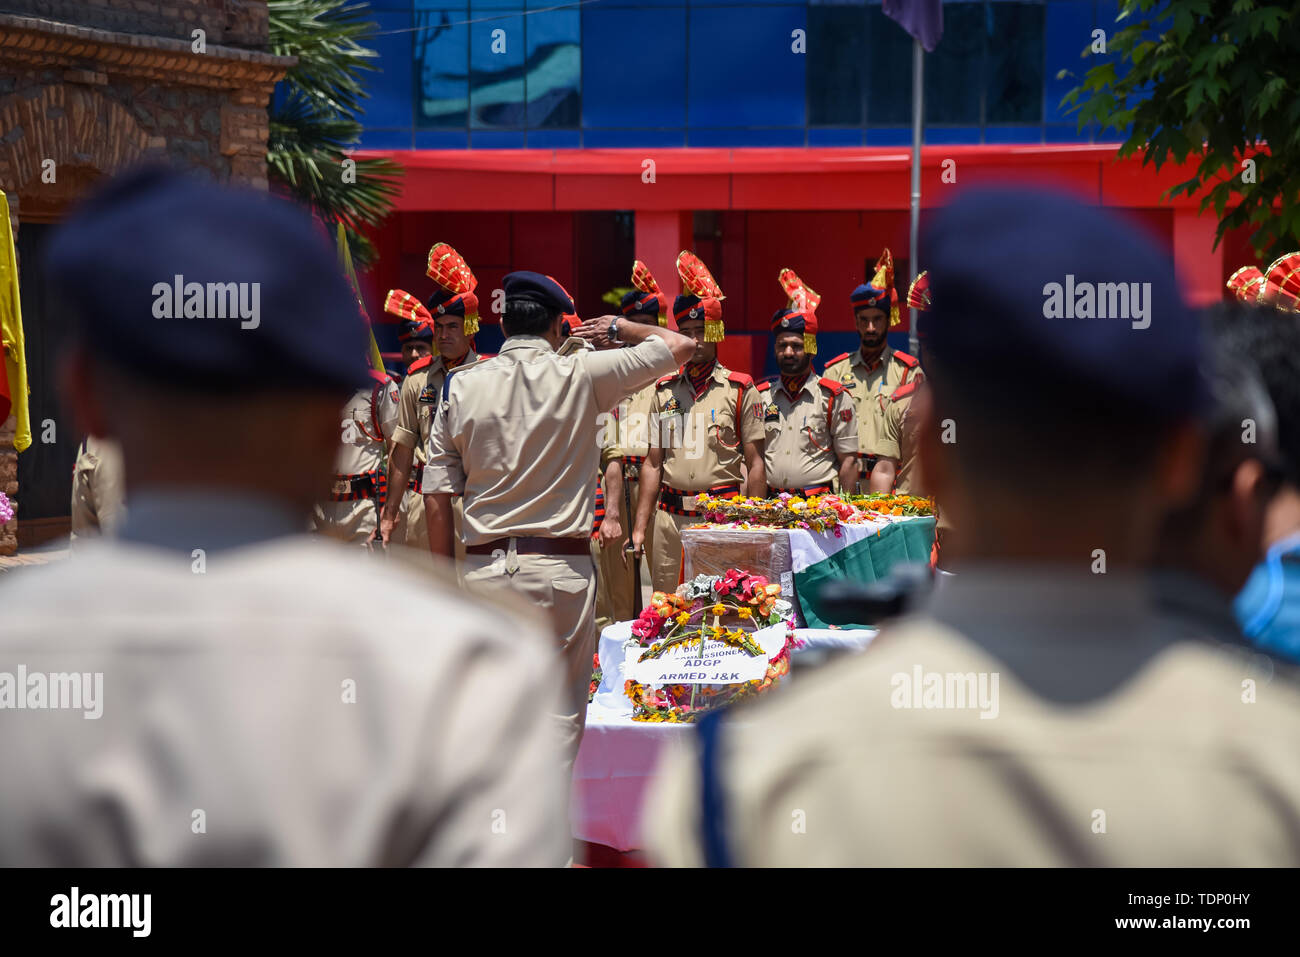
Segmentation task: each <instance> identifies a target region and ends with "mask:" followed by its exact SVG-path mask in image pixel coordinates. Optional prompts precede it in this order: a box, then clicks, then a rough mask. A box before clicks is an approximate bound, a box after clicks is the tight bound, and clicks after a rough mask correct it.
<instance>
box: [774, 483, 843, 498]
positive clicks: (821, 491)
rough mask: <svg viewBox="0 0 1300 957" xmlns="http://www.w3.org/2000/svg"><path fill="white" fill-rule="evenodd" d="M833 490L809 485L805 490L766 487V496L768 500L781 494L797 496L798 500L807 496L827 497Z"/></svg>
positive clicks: (824, 486) (822, 486) (826, 486)
mask: <svg viewBox="0 0 1300 957" xmlns="http://www.w3.org/2000/svg"><path fill="white" fill-rule="evenodd" d="M832 491H833V489H832V488H831V486H829V485H809V486H807V487H806V488H773V487H772V486H771V485H769V486H768V487H767V494H768V496H769V497H770V498H775V497H776V496H778V495H780V494H781V493H782V492H785V493H786V494H787V495H798V496H799V497H800V498H807V497H808V496H809V495H829V494H830V493H831V492H832Z"/></svg>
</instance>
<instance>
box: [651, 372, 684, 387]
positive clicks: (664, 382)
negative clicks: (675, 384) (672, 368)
mask: <svg viewBox="0 0 1300 957" xmlns="http://www.w3.org/2000/svg"><path fill="white" fill-rule="evenodd" d="M681 374H682V371H681V370H680V369H678V370H677V371H676V372H670V373H668V374H667V375H666V376H664V377H663V378H661V379H659V380H658V381H657V382H655V387H656V388H658V387H659V386H661V385H667V384H668V383H669V382H672V381H673V380H674V379H676V378H677V377H678V376H679V375H681Z"/></svg>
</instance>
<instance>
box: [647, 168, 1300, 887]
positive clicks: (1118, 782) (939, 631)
mask: <svg viewBox="0 0 1300 957" xmlns="http://www.w3.org/2000/svg"><path fill="white" fill-rule="evenodd" d="M922 249H923V251H924V253H925V260H926V262H927V263H928V264H929V265H930V276H931V285H932V289H933V295H934V304H933V306H932V308H931V310H930V311H929V312H928V313H926V314H925V315H924V317H923V320H922V324H923V328H924V329H925V330H926V331H927V350H928V352H929V355H928V356H927V358H930V357H932V358H933V364H934V366H935V368H936V369H937V370H938V371H937V373H936V375H935V376H934V379H933V380H932V381H931V380H927V381H928V382H929V383H930V384H929V385H927V389H928V391H929V395H930V399H929V402H928V404H929V406H930V411H929V412H928V413H927V421H926V423H925V426H924V428H923V429H922V430H921V460H922V464H923V467H924V470H925V480H926V482H927V483H930V484H931V485H932V487H933V490H934V491H935V493H936V494H937V495H938V496H939V497H940V499H941V500H942V501H944V502H945V503H946V505H947V507H950V508H952V509H953V511H954V512H955V513H956V514H955V518H956V520H957V521H956V524H957V525H958V526H959V527H960V528H961V529H962V533H963V554H964V556H965V563H964V564H963V566H962V569H961V571H960V573H959V574H957V575H955V576H953V577H952V578H948V579H945V580H944V587H943V588H941V589H937V590H936V591H935V593H934V595H933V596H932V597H931V599H930V600H929V603H928V605H927V606H926V607H925V609H924V610H923V611H922V612H921V613H919V614H917V615H914V616H909V617H907V618H904V619H899V620H898V621H897V623H896V624H894V625H889V624H887V625H886V626H885V627H884V628H883V629H882V631H881V634H880V638H879V639H878V642H877V645H873V646H872V649H871V651H870V652H869V653H867V654H865V655H861V656H859V657H857V658H854V659H851V660H846V661H844V662H841V663H840V664H839V665H838V666H837V667H835V668H833V669H830V668H828V669H826V670H825V673H824V674H813V675H811V676H809V677H807V678H806V679H801V680H800V681H798V682H797V683H795V684H792V685H791V686H790V687H789V688H787V689H785V690H783V691H782V692H780V693H779V694H774V695H771V696H769V697H768V698H766V699H759V700H758V701H756V702H754V704H753V705H752V706H750V707H748V708H746V712H745V714H744V720H740V719H739V718H740V716H739V714H737V715H736V716H735V720H733V718H732V717H731V716H730V715H728V714H727V712H722V714H721V716H720V717H719V718H716V719H712V718H705V720H704V722H703V723H702V724H701V725H700V737H701V739H702V740H701V742H700V744H701V747H700V748H698V749H692V750H691V751H690V752H687V751H686V749H683V753H682V754H681V755H678V756H674V757H673V758H671V759H670V763H669V765H668V767H667V768H666V769H665V771H664V772H662V774H661V777H660V782H659V784H658V786H657V787H656V788H655V789H654V790H652V792H651V793H650V794H649V795H648V796H647V799H646V802H645V807H646V808H647V809H648V811H647V814H648V817H649V821H648V825H647V835H646V836H647V839H648V848H649V850H650V851H651V852H652V857H653V859H654V860H656V861H657V862H659V863H668V864H701V863H713V864H725V863H735V864H740V865H746V866H810V865H811V866H835V865H850V866H864V865H882V866H898V865H906V866H945V865H946V866H961V865H975V866H1040V867H1041V866H1121V867H1122V866H1134V865H1141V866H1161V867H1185V866H1196V867H1216V866H1217V867H1223V866H1256V867H1258V866H1292V867H1294V866H1296V865H1297V864H1300V840H1298V839H1297V832H1296V821H1297V820H1300V766H1298V765H1297V763H1296V762H1295V761H1293V760H1290V756H1291V755H1294V754H1295V753H1296V752H1297V750H1300V720H1298V719H1300V695H1297V692H1296V688H1295V686H1294V685H1292V684H1291V683H1290V682H1286V681H1282V680H1274V681H1273V682H1272V683H1271V684H1269V685H1267V686H1263V685H1261V686H1259V688H1258V690H1257V692H1256V689H1255V688H1254V687H1253V685H1252V686H1251V687H1246V686H1244V685H1243V674H1244V672H1243V667H1242V663H1241V661H1240V658H1239V656H1238V655H1237V654H1236V653H1234V652H1232V651H1231V650H1229V649H1228V648H1226V647H1223V646H1219V645H1217V644H1216V643H1213V642H1208V641H1205V640H1203V638H1201V637H1199V636H1194V635H1188V634H1187V633H1186V632H1185V630H1179V629H1171V628H1170V627H1169V625H1168V623H1167V622H1166V621H1164V620H1163V619H1162V616H1161V615H1160V613H1159V611H1158V609H1157V607H1156V605H1155V603H1154V602H1153V600H1152V595H1151V592H1150V589H1149V586H1148V582H1147V573H1146V566H1147V563H1148V562H1149V561H1150V556H1151V554H1152V550H1153V548H1154V546H1155V543H1156V540H1157V537H1158V535H1159V532H1160V529H1161V526H1162V524H1163V522H1164V519H1165V516H1166V515H1168V514H1169V512H1170V511H1171V510H1172V509H1176V508H1179V507H1180V506H1182V505H1185V504H1186V503H1188V502H1189V500H1190V499H1191V498H1192V496H1193V494H1194V493H1195V491H1196V490H1197V488H1198V487H1199V486H1200V485H1201V482H1202V475H1203V469H1202V463H1203V455H1202V453H1203V451H1204V441H1203V438H1202V435H1203V433H1202V432H1201V430H1200V427H1199V425H1198V423H1197V418H1198V416H1199V414H1200V413H1201V410H1202V409H1203V408H1204V402H1205V398H1206V383H1205V381H1204V380H1203V378H1202V374H1201V367H1202V346H1201V332H1200V329H1199V328H1198V325H1197V322H1196V321H1195V317H1194V316H1192V315H1191V313H1190V312H1189V310H1188V309H1187V308H1186V306H1185V305H1184V303H1183V302H1182V297H1181V287H1180V284H1179V282H1178V279H1177V277H1176V276H1175V273H1174V268H1173V264H1172V262H1171V261H1170V259H1169V256H1168V254H1167V253H1165V252H1164V251H1163V250H1161V249H1159V248H1158V247H1156V246H1155V245H1154V244H1152V243H1151V242H1150V241H1149V240H1147V239H1146V238H1144V237H1143V236H1142V235H1141V233H1140V231H1137V230H1134V229H1133V228H1132V227H1131V225H1130V224H1128V223H1126V222H1125V221H1123V220H1122V219H1121V218H1120V217H1119V216H1117V215H1115V214H1113V213H1110V212H1108V211H1104V210H1101V209H1098V208H1096V207H1092V206H1085V205H1083V204H1081V203H1079V202H1078V201H1076V200H1074V199H1072V198H1068V197H1066V196H1064V195H1059V194H1052V193H1046V192H1042V191H1039V190H1031V189H1028V188H1024V187H1021V188H1005V187H1004V188H998V189H980V190H971V191H969V192H967V193H965V194H963V195H962V196H960V197H958V198H957V199H955V200H954V201H953V202H952V203H951V204H950V205H948V206H946V207H944V208H943V209H941V210H939V211H937V212H936V214H935V217H934V219H933V220H932V221H931V223H930V224H929V228H928V229H927V231H926V233H925V234H924V235H923V238H922ZM1067 276H1072V277H1073V280H1074V283H1075V288H1076V289H1089V288H1093V289H1095V288H1097V286H1099V285H1100V284H1102V283H1112V284H1113V283H1121V284H1124V286H1125V287H1127V284H1129V283H1133V284H1135V286H1136V287H1137V288H1139V289H1145V293H1144V297H1143V298H1144V301H1145V303H1146V307H1145V311H1144V318H1143V321H1142V322H1141V323H1138V322H1136V321H1132V320H1130V319H1129V318H1116V319H1100V320H1091V321H1083V322H1068V321H1061V320H1060V319H1051V318H1044V315H1043V313H1044V309H1043V302H1044V289H1045V288H1048V289H1050V288H1051V285H1052V284H1053V283H1055V284H1056V288H1057V290H1058V291H1059V289H1061V288H1062V286H1063V285H1064V284H1065V282H1066V277H1067ZM1085 283H1086V284H1087V285H1083V284H1085ZM1143 284H1145V285H1143ZM1058 294H1059V292H1058ZM994 320H996V322H997V323H998V324H999V328H1000V330H1001V331H1002V332H1004V333H1005V334H1006V335H1007V336H1008V337H1010V338H1012V339H1013V340H1014V341H1015V342H1016V347H1017V349H1018V350H1019V351H1020V353H1021V354H1022V355H1024V356H1025V359H1026V361H1025V363H1024V365H1023V367H1022V370H1021V374H1020V376H1019V378H1018V379H1017V394H1018V396H1019V397H1020V400H1021V401H1020V402H1019V404H1018V408H1017V414H1016V415H1007V414H1006V403H1005V387H1004V385H1003V384H1002V383H1001V382H999V381H997V380H996V379H995V378H991V377H989V376H988V374H987V370H988V368H989V366H990V364H991V363H994V362H996V361H997V360H998V359H999V358H1000V355H1001V351H1000V350H1001V349H1002V348H1003V347H1002V345H1001V342H1000V340H999V339H997V338H993V337H990V336H988V334H987V329H988V323H989V322H990V321H994ZM1135 327H1136V328H1135ZM1116 356H1123V357H1124V362H1123V363H1116V362H1115V357H1116ZM1133 369H1141V370H1142V374H1141V375H1133V374H1132V371H1131V370H1133ZM1080 396H1086V397H1087V399H1086V401H1080ZM948 417H956V422H957V430H958V432H957V441H956V442H955V443H951V444H948V445H947V446H945V447H943V448H942V449H941V448H940V446H941V445H942V441H941V439H940V437H939V430H938V429H937V428H935V426H936V425H937V423H938V422H940V421H942V420H943V419H944V418H948ZM1116 462H1123V463H1124V468H1123V469H1119V470H1117V469H1116V468H1115V463H1116ZM1008 473H1009V474H1014V475H1016V476H1017V477H1022V478H1023V481H1017V482H1015V483H1008V482H1006V481H1005V475H1006V474H1008ZM954 677H957V678H959V679H962V680H961V681H960V682H959V684H954V682H953V678H954ZM792 815H794V816H795V817H797V818H798V819H799V820H803V821H806V822H807V827H806V828H804V827H798V828H792V827H791V817H792Z"/></svg>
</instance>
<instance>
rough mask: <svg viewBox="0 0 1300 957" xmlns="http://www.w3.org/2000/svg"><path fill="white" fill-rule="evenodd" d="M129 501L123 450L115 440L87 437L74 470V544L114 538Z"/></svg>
mask: <svg viewBox="0 0 1300 957" xmlns="http://www.w3.org/2000/svg"><path fill="white" fill-rule="evenodd" d="M125 501H126V484H125V470H124V467H123V464H122V449H121V447H120V446H119V445H118V444H117V443H116V442H114V441H113V440H112V439H97V438H95V437H93V436H89V437H87V438H86V440H85V441H84V442H82V443H81V447H80V449H79V450H78V451H77V461H76V463H75V464H74V465H73V466H72V541H73V542H74V543H75V542H77V540H78V539H84V538H89V537H93V536H96V535H99V534H107V535H111V534H113V532H114V531H115V530H116V529H117V526H118V525H119V524H120V523H121V521H122V515H123V504H124V503H125Z"/></svg>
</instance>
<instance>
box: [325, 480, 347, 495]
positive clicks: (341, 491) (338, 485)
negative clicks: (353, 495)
mask: <svg viewBox="0 0 1300 957" xmlns="http://www.w3.org/2000/svg"><path fill="white" fill-rule="evenodd" d="M351 491H352V480H351V479H335V480H334V485H333V487H332V488H331V489H330V494H331V495H347V494H348V493H349V492H351Z"/></svg>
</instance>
